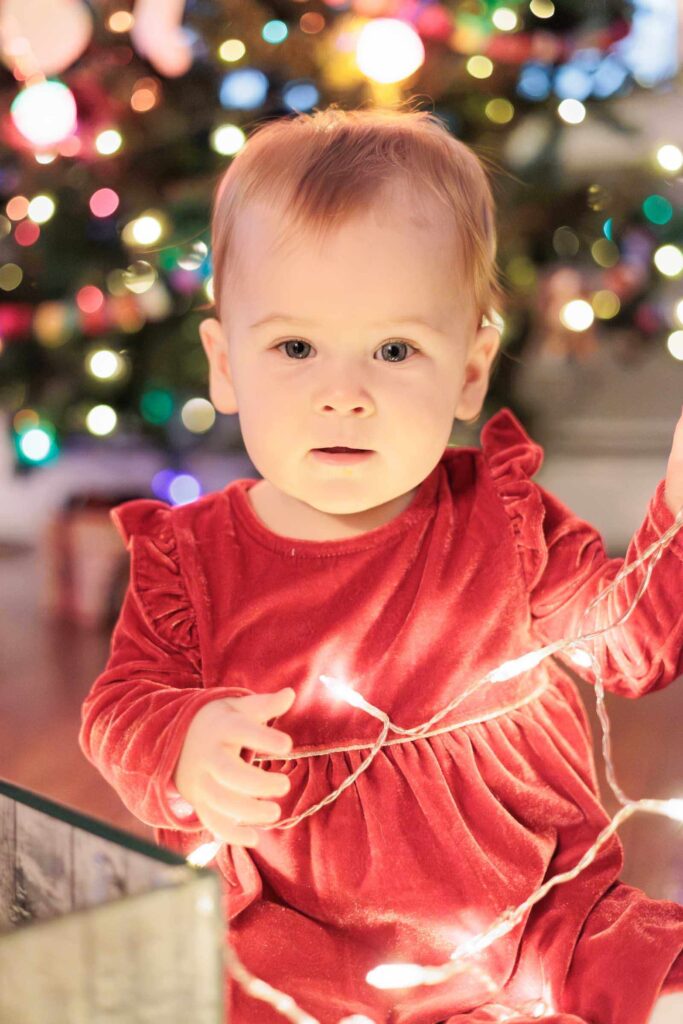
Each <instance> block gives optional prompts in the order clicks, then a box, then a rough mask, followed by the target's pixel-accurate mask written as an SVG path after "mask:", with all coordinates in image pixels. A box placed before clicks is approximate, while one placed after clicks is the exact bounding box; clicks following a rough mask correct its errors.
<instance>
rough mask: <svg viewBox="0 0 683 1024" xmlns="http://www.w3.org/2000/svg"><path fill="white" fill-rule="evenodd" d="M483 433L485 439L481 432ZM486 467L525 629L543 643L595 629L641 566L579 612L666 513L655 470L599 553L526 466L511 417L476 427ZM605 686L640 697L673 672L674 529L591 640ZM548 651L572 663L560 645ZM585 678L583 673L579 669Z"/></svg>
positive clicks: (596, 542) (682, 612)
mask: <svg viewBox="0 0 683 1024" xmlns="http://www.w3.org/2000/svg"><path fill="white" fill-rule="evenodd" d="M484 438H485V440H484ZM482 447H483V449H484V452H485V455H486V458H487V462H488V465H489V468H490V470H491V475H492V478H493V481H494V484H495V486H496V489H497V491H498V494H499V496H500V497H501V499H502V501H503V504H504V506H505V510H506V512H507V514H508V517H509V520H510V523H511V526H512V529H513V531H514V533H515V537H516V540H517V548H518V552H519V555H520V560H521V565H522V572H523V576H524V579H525V584H526V589H527V593H528V600H529V609H530V615H531V620H532V628H533V632H534V634H535V635H536V636H537V637H538V639H539V641H540V644H541V645H545V644H548V643H552V642H553V641H556V640H559V639H562V638H563V637H567V638H568V637H573V636H579V635H582V634H585V633H587V632H590V631H593V630H596V629H602V628H604V627H605V626H607V625H608V624H609V623H610V622H615V621H616V620H617V619H619V618H620V617H621V615H622V614H624V612H626V610H627V608H628V607H629V606H630V604H631V602H632V601H633V598H634V597H635V594H636V592H637V590H638V588H639V587H640V585H641V583H642V582H643V579H644V576H645V573H646V571H647V566H646V565H642V566H639V567H638V568H637V569H635V570H634V571H633V572H631V573H629V574H628V575H627V576H626V577H625V578H624V579H622V580H621V581H620V582H619V583H618V584H617V585H616V587H615V588H614V590H613V591H611V592H610V593H609V594H607V595H606V596H605V597H604V598H603V599H602V600H601V601H600V602H599V603H598V604H597V606H596V607H595V608H594V609H593V610H592V611H591V612H589V613H588V614H585V615H584V613H585V612H586V610H587V608H588V606H589V605H590V603H591V602H592V601H593V599H594V598H596V597H597V596H598V595H599V594H600V593H602V592H603V591H604V590H605V589H606V588H607V587H608V586H609V584H610V583H612V581H613V580H614V579H615V577H616V576H617V575H618V573H619V572H620V571H621V570H622V569H623V568H624V567H628V565H630V564H631V563H633V562H635V561H637V560H638V559H639V558H640V557H641V556H642V555H643V553H644V552H645V550H646V549H647V548H649V547H650V546H651V545H652V544H654V543H656V541H657V540H658V539H659V537H661V535H662V534H663V533H664V532H665V531H666V530H667V529H668V528H669V527H670V526H671V525H672V524H673V523H674V516H673V515H672V514H671V511H670V509H669V508H668V506H667V505H666V502H665V499H664V483H665V482H664V480H661V481H660V482H659V484H658V485H657V488H656V490H655V492H654V494H653V495H652V497H651V499H650V501H649V502H648V505H647V509H646V511H645V515H644V518H643V520H642V522H641V524H640V526H639V527H638V528H637V530H636V531H635V533H634V535H633V537H632V539H631V541H630V543H629V546H628V550H627V552H626V555H625V557H624V558H609V557H608V556H607V553H606V550H605V544H604V540H603V538H602V536H601V535H600V533H599V532H598V530H596V529H595V527H593V526H591V525H590V523H587V522H586V521H585V520H583V519H580V518H579V517H578V516H576V515H575V514H574V513H573V512H572V510H571V509H570V508H568V507H567V506H566V505H565V504H564V503H563V502H561V501H560V500H559V499H558V498H556V497H555V496H554V495H552V494H550V493H549V492H548V491H546V490H545V489H544V488H543V487H541V486H540V485H539V484H537V483H536V482H534V481H533V480H531V479H530V478H531V475H532V474H533V473H534V472H535V471H536V470H537V469H538V467H539V466H540V464H541V462H542V457H543V452H542V449H541V448H540V446H539V445H537V444H536V443H535V442H534V441H532V440H531V439H530V438H529V437H528V435H527V434H526V433H525V432H524V431H523V429H522V428H521V425H520V424H519V423H518V422H517V421H516V420H514V421H512V420H506V421H505V422H500V421H499V423H498V425H497V426H496V429H495V430H493V431H489V432H488V434H486V427H485V428H484V431H483V432H482ZM591 644H592V646H591V650H592V652H593V653H594V655H595V657H596V658H597V660H598V663H599V664H600V668H601V671H602V675H603V681H604V686H605V689H606V690H610V691H611V692H613V693H617V694H619V695H621V696H624V697H640V696H642V695H643V694H645V693H648V692H649V691H653V690H658V689H661V688H662V687H665V686H668V685H669V684H670V683H672V682H673V681H674V680H675V679H677V678H678V677H679V676H680V675H681V674H683V533H681V532H679V533H677V534H675V536H674V537H673V538H672V539H671V540H670V542H669V544H668V545H667V547H666V548H665V549H664V551H663V552H662V554H661V557H660V559H659V561H658V562H657V564H656V565H655V566H654V568H653V571H652V575H651V578H650V582H649V584H648V586H647V588H646V590H645V592H644V593H643V594H642V595H641V597H640V599H639V601H638V602H637V603H636V605H635V607H634V609H633V611H632V612H631V614H630V615H629V616H628V618H627V619H626V620H625V622H623V623H622V624H621V625H618V626H615V627H614V628H613V629H610V630H609V631H608V632H606V633H605V634H604V635H603V636H601V637H598V638H596V639H595V640H594V641H591ZM557 657H558V658H561V659H562V660H564V661H565V663H566V664H568V665H570V666H571V667H572V668H573V670H574V671H579V672H580V671H581V670H580V669H577V666H576V664H575V663H574V662H573V661H572V660H571V658H570V657H569V655H567V654H566V653H563V654H558V655H557ZM587 675H588V678H589V679H590V680H592V679H593V674H592V672H591V671H590V670H589V671H588V673H587Z"/></svg>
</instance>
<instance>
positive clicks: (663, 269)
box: [653, 245, 683, 277]
mask: <svg viewBox="0 0 683 1024" xmlns="http://www.w3.org/2000/svg"><path fill="white" fill-rule="evenodd" d="M653 259H654V264H655V266H656V268H657V270H658V271H659V272H660V274H664V276H665V277H678V276H679V275H680V274H681V273H683V252H681V250H680V249H679V248H678V246H677V245H661V246H660V247H659V249H656V250H655V254H654V256H653Z"/></svg>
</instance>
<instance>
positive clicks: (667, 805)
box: [187, 508, 683, 1024]
mask: <svg viewBox="0 0 683 1024" xmlns="http://www.w3.org/2000/svg"><path fill="white" fill-rule="evenodd" d="M682 526H683V508H681V509H680V510H679V511H678V514H677V515H676V517H675V520H674V523H673V524H672V525H671V526H670V527H669V528H668V530H666V531H665V532H664V533H663V534H662V535H661V536H660V537H659V538H658V540H657V541H655V542H654V543H653V544H651V545H650V546H649V547H648V548H646V550H645V551H644V552H643V554H642V555H641V557H640V558H638V559H637V560H635V561H634V562H632V563H631V564H630V565H628V566H625V567H623V568H622V570H621V571H620V572H619V573H618V574H617V576H615V578H614V580H612V582H611V583H610V584H609V585H608V586H607V587H605V589H604V590H603V591H601V593H600V594H599V595H598V596H597V597H596V598H595V599H594V600H593V601H592V602H591V603H590V604H589V605H588V607H587V608H586V609H585V610H584V612H583V615H582V620H581V621H583V619H584V618H585V616H586V615H587V614H588V613H589V612H591V611H592V610H593V609H594V608H595V607H596V605H598V604H599V602H600V601H602V600H603V599H604V598H605V597H606V596H607V595H608V594H609V593H610V592H612V591H613V590H614V589H615V587H616V586H617V585H618V584H619V583H620V582H621V581H622V580H624V579H625V578H626V576H628V575H629V574H630V573H631V572H633V571H634V570H635V569H636V568H638V566H640V565H643V564H647V569H646V573H645V576H644V578H643V581H642V582H641V584H640V586H639V587H638V590H637V592H636V594H635V597H634V598H633V600H632V602H631V604H630V605H629V607H628V608H627V610H626V611H625V612H624V613H623V614H622V615H621V616H620V618H618V619H617V620H616V621H615V622H612V623H608V624H607V625H606V626H603V627H602V628H600V629H595V630H593V631H592V632H587V633H584V634H580V635H579V636H577V637H571V638H563V639H561V640H556V641H554V642H553V643H551V644H548V645H546V646H545V647H541V648H539V649H537V650H535V651H529V652H527V653H525V654H523V655H521V656H519V657H517V658H514V659H512V660H509V661H506V662H503V663H502V664H501V665H499V666H498V667H497V668H494V669H492V670H491V671H489V672H488V673H487V674H486V675H485V676H483V677H482V678H481V679H480V680H478V681H477V682H475V683H473V684H472V685H471V686H470V687H468V688H467V689H466V690H465V691H464V692H463V693H462V694H460V695H459V696H458V697H456V698H454V699H453V700H452V701H451V702H450V703H449V704H448V705H446V707H445V708H443V709H442V710H441V711H439V712H437V713H436V714H435V715H433V716H432V718H430V719H429V721H427V722H424V723H422V724H421V725H418V726H414V727H412V728H410V729H404V728H402V727H400V726H397V725H394V724H393V723H392V722H391V720H390V718H389V716H388V715H387V714H386V713H385V712H384V711H382V710H381V709H380V708H377V707H375V706H374V705H372V704H370V703H369V702H368V701H366V700H365V698H364V697H363V696H362V694H360V693H358V691H356V690H354V689H353V688H352V687H350V686H347V685H346V684H345V683H342V682H340V681H338V680H336V679H334V678H333V677H330V676H325V675H321V676H319V679H320V681H321V682H323V683H324V684H325V685H326V686H327V687H328V688H329V689H330V690H331V692H332V693H333V694H334V695H335V696H338V697H340V698H341V699H343V700H345V701H346V702H347V703H349V704H351V705H352V706H353V707H358V708H360V709H361V710H363V711H365V712H366V713H367V714H369V715H371V716H372V717H374V718H377V719H378V720H379V721H381V722H382V729H381V732H380V735H379V737H378V739H377V740H376V741H375V743H374V745H373V747H372V749H371V751H370V754H369V755H368V757H367V758H366V759H365V760H364V761H362V762H361V764H360V765H359V766H358V768H357V769H356V770H355V771H354V772H353V773H352V774H351V775H350V776H348V777H347V778H346V779H345V780H344V781H343V782H342V784H341V785H340V786H339V787H338V788H337V789H336V790H333V791H332V792H331V793H329V794H328V795H327V796H326V797H325V798H324V799H323V800H321V801H320V802H319V803H317V804H314V805H312V806H311V807H309V808H308V809H307V810H306V811H304V812H302V813H301V814H299V815H296V816H294V817H291V818H286V819H284V820H283V821H280V822H276V823H274V824H271V825H264V826H262V827H263V828H292V827H293V826H294V825H296V824H298V822H299V821H301V820H303V819H304V818H306V817H308V816H309V815H311V814H314V813H315V812H316V811H318V810H320V809H321V808H322V807H324V806H326V805H327V804H329V803H331V802H332V801H333V800H335V799H337V798H338V797H339V796H340V795H341V793H343V792H344V790H345V789H347V788H348V787H349V786H350V785H351V784H352V783H353V782H354V781H355V780H356V779H357V778H358V776H359V775H360V774H361V772H363V771H365V770H366V769H367V768H368V767H369V765H370V764H371V762H372V760H373V759H374V757H375V756H376V754H377V753H378V752H379V750H380V748H381V747H382V745H383V743H384V740H385V739H386V736H387V733H388V732H389V730H391V731H392V732H396V733H399V734H401V735H403V736H407V737H413V738H419V737H420V736H421V735H422V734H423V733H425V732H426V731H427V730H428V729H429V728H430V727H431V726H432V725H433V724H434V723H435V722H438V721H439V720H440V719H442V718H444V717H445V715H447V714H448V712H449V711H451V710H452V709H453V708H455V707H456V706H457V705H458V704H460V703H461V702H462V701H463V700H465V698H466V697H468V696H470V695H471V694H472V693H474V692H475V691H476V690H477V689H479V687H481V686H483V685H484V684H485V683H494V684H495V683H497V682H502V681H504V680H507V679H511V678H513V677H514V676H516V675H518V674H520V673H521V672H523V671H527V670H529V669H531V668H534V667H535V666H536V665H538V664H539V663H540V662H541V661H543V660H544V659H545V658H547V657H548V656H549V655H551V654H554V653H555V652H557V651H563V650H567V651H568V653H569V655H570V657H571V659H572V660H573V661H574V663H575V664H577V665H580V666H582V667H584V668H587V667H592V669H593V672H594V674H595V692H596V706H597V712H598V717H599V720H600V724H601V729H602V751H603V756H604V759H605V768H606V776H607V780H608V782H609V785H610V787H611V789H612V791H613V793H614V795H615V797H616V798H617V800H618V801H619V803H620V804H622V807H621V808H620V810H619V811H618V812H617V813H616V814H615V815H614V817H613V818H612V819H611V820H610V821H609V823H608V824H607V825H606V826H605V828H604V829H603V830H602V831H601V832H600V833H599V835H598V837H597V839H596V841H595V842H594V843H593V845H592V846H591V847H589V848H588V849H587V850H586V852H585V853H584V855H583V856H582V857H581V859H580V860H579V861H578V863H577V864H576V865H575V866H574V867H573V868H571V869H569V870H567V871H564V872H562V873H561V874H559V875H554V876H553V877H552V878H550V879H548V881H547V882H545V883H544V884H543V885H542V886H541V887H540V888H539V889H537V890H536V891H535V892H533V893H532V894H531V895H530V896H529V897H528V898H527V899H526V900H525V901H524V902H523V903H521V904H520V905H519V906H518V907H516V908H513V907H508V908H506V910H505V911H503V913H502V914H501V915H500V916H499V917H498V919H497V920H496V921H494V923H493V924H492V925H491V926H490V927H489V928H488V929H487V930H486V931H485V932H482V933H481V934H480V935H477V936H474V937H473V938H472V939H469V940H467V941H466V942H464V943H460V945H458V946H457V947H456V949H455V950H454V951H453V953H452V954H451V956H450V958H449V960H448V961H447V962H446V963H445V964H442V965H440V966H434V965H421V964H410V963H392V964H381V965H379V966H378V967H376V968H374V969H373V970H371V971H369V972H368V974H367V976H366V979H365V980H366V981H367V982H368V983H369V984H371V985H374V986H375V987H376V988H397V987H400V988H412V987H415V986H417V985H437V984H441V983H442V982H444V981H447V980H449V979H450V978H452V977H454V976H455V975H457V974H460V973H462V972H463V971H465V970H467V971H468V972H474V973H477V974H479V975H480V976H481V977H482V978H483V979H484V981H485V982H486V983H487V986H488V987H489V988H490V989H491V984H492V983H491V982H490V979H489V978H488V976H487V975H485V973H484V972H482V971H481V969H480V968H478V967H477V966H476V965H474V964H471V965H469V967H465V965H463V963H462V962H461V961H462V960H464V959H465V958H466V957H471V956H473V955H475V954H477V953H479V952H481V951H482V950H484V949H486V948H487V947H488V946H490V945H491V944H492V943H493V942H495V940H496V939H498V938H500V937H502V936H503V935H505V934H507V933H508V932H509V931H511V930H512V929H513V928H514V927H515V926H516V925H517V924H518V923H519V922H520V921H521V920H522V919H523V917H524V915H525V914H526V912H527V911H528V910H530V909H531V907H533V906H534V904H535V903H538V902H539V900H541V899H543V897H544V896H545V895H546V894H547V893H548V892H549V891H550V889H552V888H554V887H555V886H557V885H561V884H563V883H564V882H568V881H570V880H571V879H573V878H576V876H577V875H578V874H580V872H581V871H583V869H584V868H586V867H587V866H588V865H589V864H591V863H592V861H593V860H594V859H595V856H596V854H597V852H598V850H599V849H600V848H601V847H602V846H603V845H604V844H605V842H606V841H607V840H608V839H609V838H610V836H612V835H613V834H614V833H615V832H616V830H617V829H618V828H619V827H620V825H621V824H622V823H623V822H624V821H626V820H627V819H628V818H629V817H630V816H631V815H632V814H634V813H636V811H639V810H640V811H643V812H645V813H651V814H659V815H663V816H666V817H668V818H672V819H673V820H675V821H683V798H677V799H668V800H655V799H649V798H644V799H640V800H633V799H631V798H630V797H627V796H626V795H625V793H624V792H623V790H622V789H621V787H620V786H619V783H618V782H617V779H616V773H615V770H614V764H613V761H612V756H611V742H610V724H609V716H608V714H607V709H606V706H605V692H604V683H603V676H602V670H601V668H600V664H599V662H598V660H597V659H596V657H595V655H594V654H593V653H592V651H590V650H589V648H588V647H587V645H586V641H590V640H594V639H596V638H597V637H600V636H602V635H603V634H605V633H607V632H608V631H609V630H611V629H614V628H615V627H616V626H618V625H621V624H622V623H623V622H625V621H626V620H627V619H628V618H629V616H630V615H631V613H632V611H633V609H634V608H635V606H636V604H637V603H638V601H639V600H640V598H641V596H642V594H643V593H644V592H645V590H646V589H647V586H648V584H649V582H650V579H651V576H652V571H653V569H654V567H655V565H656V564H657V562H658V561H659V559H660V558H661V556H662V554H663V552H664V549H665V548H666V547H667V546H668V545H669V544H670V542H671V540H672V539H673V537H674V536H675V535H676V534H677V533H678V531H679V530H680V529H681V527H682ZM648 560H649V561H648ZM444 731H446V730H444ZM285 759H289V758H285ZM255 760H257V761H258V760H264V758H256V759H255ZM221 845H222V843H220V842H214V843H207V844H204V845H203V846H201V847H199V848H198V849H197V850H195V851H193V852H192V853H191V854H190V855H189V856H188V857H187V861H188V863H190V864H194V865H196V866H197V865H205V864H208V863H210V861H211V860H213V858H214V857H215V855H216V853H217V852H218V850H219V849H220V847H221ZM224 963H225V966H226V967H227V969H228V971H229V973H230V975H231V977H232V978H233V979H234V980H235V981H236V982H237V983H238V984H240V985H241V986H242V988H244V990H245V991H246V992H248V993H249V994H250V995H252V996H253V997H255V998H257V999H261V1000H263V1001H264V1002H267V1003H269V1005H271V1006H272V1007H273V1008H274V1009H276V1010H277V1011H278V1012H280V1013H281V1014H282V1015H283V1016H285V1017H286V1018H288V1019H289V1020H290V1021H292V1022H293V1024H319V1021H317V1019H316V1018H314V1017H311V1015H310V1014H308V1013H306V1012H305V1011H304V1010H302V1009H301V1008H300V1007H299V1006H298V1004H297V1003H296V1001H295V1000H294V999H293V998H292V997H291V996H290V995H288V994H287V993H284V992H281V991H280V990H279V989H276V988H274V987H273V986H271V985H269V984H268V983H267V982H265V981H263V980H261V979H260V978H257V977H256V976H255V975H253V974H251V972H250V971H248V970H247V968H246V967H245V966H244V964H242V963H241V961H240V960H239V958H238V957H237V954H236V952H235V950H234V949H233V948H232V947H230V946H229V945H227V946H226V948H225V953H224ZM539 1009H540V1004H539ZM541 1012H544V1011H543V1010H541ZM515 1016H517V1014H516V1013H515V1012H514V1011H510V1013H507V1012H506V1013H505V1016H504V1017H501V1019H505V1020H514V1018H515ZM534 1016H536V1014H534ZM339 1024H374V1022H372V1021H371V1020H370V1018H367V1017H365V1016H364V1015H362V1014H355V1015H353V1016H352V1017H345V1018H343V1020H341V1021H340V1022H339Z"/></svg>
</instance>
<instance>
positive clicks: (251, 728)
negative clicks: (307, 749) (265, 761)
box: [223, 711, 292, 755]
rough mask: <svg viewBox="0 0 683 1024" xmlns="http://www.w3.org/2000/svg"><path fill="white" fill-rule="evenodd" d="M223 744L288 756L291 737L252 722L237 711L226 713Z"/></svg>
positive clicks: (290, 747)
mask: <svg viewBox="0 0 683 1024" xmlns="http://www.w3.org/2000/svg"><path fill="white" fill-rule="evenodd" d="M223 742H225V743H228V744H230V745H234V746H238V747H248V748H249V749H250V750H258V751H261V752H263V753H270V754H276V755H277V754H289V752H290V751H291V749H292V737H291V736H290V735H289V734H288V733H286V732H282V731H281V730H280V729H272V728H271V727H270V726H268V725H261V723H260V722H254V721H253V720H252V719H250V718H247V717H246V716H245V715H242V714H240V712H239V711H237V712H234V711H229V712H228V715H227V717H226V724H225V739H224V741H223Z"/></svg>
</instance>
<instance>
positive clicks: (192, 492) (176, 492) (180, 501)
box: [168, 473, 202, 505]
mask: <svg viewBox="0 0 683 1024" xmlns="http://www.w3.org/2000/svg"><path fill="white" fill-rule="evenodd" d="M201 493H202V489H201V487H200V485H199V481H198V480H197V479H196V478H195V477H193V476H191V475H190V474H189V473H179V474H178V475H177V476H176V477H174V479H173V480H172V481H171V483H170V485H169V488H168V496H169V498H170V500H171V502H172V503H173V504H174V505H188V504H189V503H190V502H191V501H196V499H197V498H198V497H199V496H200V494H201Z"/></svg>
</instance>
